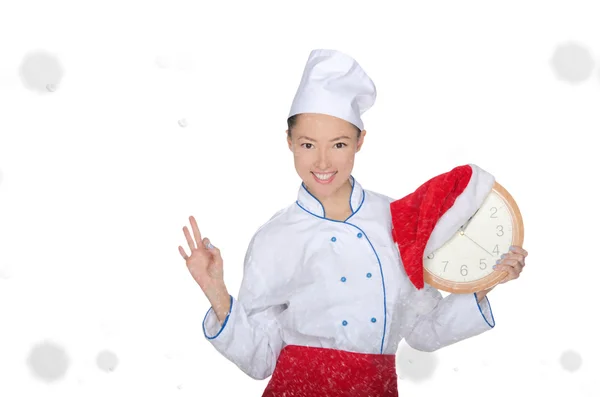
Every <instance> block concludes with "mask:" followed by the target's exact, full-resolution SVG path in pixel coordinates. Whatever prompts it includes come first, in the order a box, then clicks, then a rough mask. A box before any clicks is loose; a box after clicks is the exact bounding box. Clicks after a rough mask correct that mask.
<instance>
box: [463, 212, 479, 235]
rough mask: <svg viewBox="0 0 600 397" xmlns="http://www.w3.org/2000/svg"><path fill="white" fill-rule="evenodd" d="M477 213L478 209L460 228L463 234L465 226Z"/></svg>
mask: <svg viewBox="0 0 600 397" xmlns="http://www.w3.org/2000/svg"><path fill="white" fill-rule="evenodd" d="M478 212H479V208H477V211H475V213H474V214H473V215H471V217H470V218H469V220H468V221H467V222H466V223H465V224H464V225H462V226H461V227H460V230H462V231H463V232H464V231H465V230H466V229H467V226H469V223H471V220H472V219H473V218H474V217H475V215H477V213H478Z"/></svg>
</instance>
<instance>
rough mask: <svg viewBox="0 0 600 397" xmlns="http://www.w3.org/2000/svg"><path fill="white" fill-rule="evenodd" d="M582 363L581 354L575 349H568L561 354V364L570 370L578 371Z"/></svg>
mask: <svg viewBox="0 0 600 397" xmlns="http://www.w3.org/2000/svg"><path fill="white" fill-rule="evenodd" d="M581 363H582V359H581V355H579V353H577V352H575V351H573V350H567V351H565V352H563V354H562V355H561V356H560V365H562V367H563V368H564V369H565V370H567V371H569V372H575V371H577V370H578V369H579V368H580V367H581Z"/></svg>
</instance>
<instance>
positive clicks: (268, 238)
mask: <svg viewBox="0 0 600 397" xmlns="http://www.w3.org/2000/svg"><path fill="white" fill-rule="evenodd" d="M375 97H376V90H375V86H374V84H373V82H372V81H371V79H370V78H369V77H368V76H367V75H366V73H365V72H364V71H363V69H362V68H361V67H360V66H359V65H358V64H357V62H356V61H355V60H354V59H352V58H351V57H350V56H348V55H346V54H343V53H340V52H338V51H333V50H314V51H312V52H311V54H310V56H309V59H308V62H307V64H306V67H305V70H304V74H303V76H302V80H301V83H300V86H299V88H298V92H297V93H296V96H295V98H294V101H293V103H292V108H291V111H290V114H289V119H288V130H287V131H286V132H287V142H288V147H289V149H290V150H291V151H292V153H293V154H294V163H295V167H296V171H297V173H298V175H299V176H300V178H301V179H302V184H301V185H300V187H299V192H298V199H297V201H296V202H295V203H293V204H291V205H289V206H288V207H286V208H284V209H282V210H280V211H279V212H277V213H276V214H275V215H274V216H273V217H272V218H271V219H270V220H269V221H268V222H266V223H265V224H264V225H263V226H261V227H260V228H259V229H258V231H257V232H256V234H255V235H254V237H253V238H252V240H251V242H250V244H249V247H248V251H247V254H246V257H245V263H244V275H243V279H242V284H241V288H240V291H239V294H238V298H237V300H236V299H235V298H234V297H233V296H232V295H230V293H229V292H228V290H227V289H226V287H225V284H224V281H223V261H222V258H221V255H220V252H219V249H218V248H216V247H214V246H213V245H212V244H211V243H210V240H209V239H208V238H202V236H201V234H200V231H199V229H198V225H197V223H196V221H195V219H194V218H193V217H190V222H191V226H192V230H193V234H194V239H192V236H191V235H190V233H189V231H188V229H187V227H184V228H183V231H184V234H185V237H186V239H187V241H188V245H189V247H190V249H191V252H192V254H191V256H188V255H187V254H186V253H185V251H184V249H183V248H182V247H181V246H180V247H179V252H180V253H181V255H182V257H183V258H184V259H185V260H186V264H187V266H188V269H189V271H190V272H191V274H192V276H193V277H194V279H195V280H196V281H197V282H198V284H199V285H200V287H201V288H202V290H203V292H204V293H205V294H206V296H207V298H208V300H209V302H210V303H211V308H209V310H208V312H207V313H206V316H205V318H204V322H203V328H204V334H205V337H206V338H207V339H208V340H209V341H210V342H211V343H212V345H213V346H214V347H215V348H216V349H217V350H218V351H219V352H220V353H221V354H223V355H224V356H225V357H227V358H228V359H229V360H230V361H232V362H233V363H235V364H236V365H237V366H238V367H239V368H240V369H241V370H242V371H244V372H245V373H246V374H248V375H249V376H251V377H252V378H255V379H266V378H267V377H269V376H272V377H271V380H270V381H269V384H268V386H267V388H266V390H265V392H264V394H263V396H281V395H284V393H286V394H285V395H288V396H294V395H295V396H313V395H314V396H337V395H340V396H390V397H391V396H397V395H398V394H397V377H396V371H395V353H396V351H397V348H398V344H399V343H400V341H401V340H402V339H405V340H406V342H407V343H408V344H409V345H410V346H412V347H413V348H415V349H419V350H423V351H434V350H437V349H439V348H442V347H444V346H448V345H450V344H452V343H455V342H457V341H460V340H464V339H466V338H469V337H472V336H475V335H478V334H481V333H483V332H485V331H487V330H489V329H491V328H492V327H494V319H493V316H492V311H491V307H490V304H489V301H488V300H487V297H486V296H485V294H486V293H487V291H482V292H481V293H477V294H474V295H471V294H461V295H454V294H451V295H449V296H448V297H446V298H444V299H442V296H441V294H440V293H439V291H437V290H436V289H434V288H432V287H430V286H426V288H425V289H424V290H423V293H418V292H417V291H416V290H415V288H414V286H413V285H412V284H411V283H410V281H409V280H408V278H407V276H406V273H405V272H404V270H403V268H402V263H401V258H400V255H399V253H398V248H397V246H396V245H395V244H394V241H393V240H392V235H391V230H390V224H391V222H390V203H391V202H392V201H394V200H393V199H391V198H389V197H387V196H384V195H382V194H379V193H375V192H372V191H369V190H366V189H363V188H362V186H361V185H360V184H359V183H358V181H357V180H355V179H354V177H353V176H352V175H351V173H352V169H353V166H354V158H355V154H356V153H357V152H358V151H359V150H360V149H361V147H362V145H363V142H364V138H365V134H366V131H365V130H364V128H363V127H364V126H363V123H362V120H361V115H362V114H363V113H364V111H366V110H367V109H369V108H370V107H371V106H372V105H373V103H374V101H375ZM194 240H195V241H194ZM519 250H520V249H519ZM524 255H525V252H524V251H519V252H516V253H509V254H508V255H507V257H506V258H505V259H504V262H503V263H502V264H501V266H500V267H498V270H510V272H509V277H508V278H507V280H508V279H511V278H516V277H518V274H519V273H520V271H521V269H522V267H523V265H524V261H523V260H524Z"/></svg>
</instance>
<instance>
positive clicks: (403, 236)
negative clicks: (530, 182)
mask: <svg viewBox="0 0 600 397" xmlns="http://www.w3.org/2000/svg"><path fill="white" fill-rule="evenodd" d="M494 182H495V179H494V176H493V175H491V174H489V173H487V172H486V171H484V170H483V169H481V168H479V167H478V166H476V165H474V164H467V165H462V166H458V167H456V168H454V169H452V170H451V171H449V172H446V173H444V174H441V175H438V176H436V177H434V178H431V179H430V180H428V181H427V182H425V183H424V184H423V185H421V186H420V187H419V188H418V189H417V190H416V191H414V192H413V193H411V194H409V195H408V196H406V197H404V198H401V199H399V200H396V201H394V202H392V203H391V204H390V211H391V216H392V236H393V239H394V242H395V243H396V244H397V246H398V249H399V251H400V256H401V258H402V262H403V264H404V269H405V270H406V274H407V275H408V277H409V279H410V281H411V282H412V283H413V285H414V286H415V287H417V289H422V288H423V287H424V281H423V258H424V257H425V256H427V255H429V254H431V253H432V252H434V251H435V250H437V249H438V248H440V247H441V246H442V245H444V244H445V243H446V242H447V241H449V240H450V239H451V238H452V236H454V234H456V232H458V230H459V229H460V227H461V226H462V225H464V224H465V223H466V222H467V221H468V220H469V218H470V217H471V216H473V215H474V214H475V212H477V210H478V209H479V208H480V207H481V205H482V204H483V202H484V200H485V199H486V197H487V196H488V194H489V193H490V192H491V190H492V188H493V186H494Z"/></svg>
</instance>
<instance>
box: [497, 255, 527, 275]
mask: <svg viewBox="0 0 600 397" xmlns="http://www.w3.org/2000/svg"><path fill="white" fill-rule="evenodd" d="M500 264H501V265H506V266H508V268H507V269H509V270H510V269H514V270H515V271H516V272H517V273H521V271H523V266H522V265H521V263H520V262H519V261H517V260H516V259H506V258H505V259H504V260H502V262H500Z"/></svg>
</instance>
